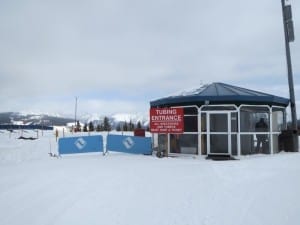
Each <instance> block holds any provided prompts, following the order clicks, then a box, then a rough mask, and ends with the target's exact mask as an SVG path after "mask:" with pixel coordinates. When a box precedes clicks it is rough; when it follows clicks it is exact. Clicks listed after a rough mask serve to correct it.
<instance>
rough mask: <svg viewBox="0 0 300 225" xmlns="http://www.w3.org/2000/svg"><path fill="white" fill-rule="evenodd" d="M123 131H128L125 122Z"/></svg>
mask: <svg viewBox="0 0 300 225" xmlns="http://www.w3.org/2000/svg"><path fill="white" fill-rule="evenodd" d="M123 131H128V124H127V122H126V121H125V122H124V124H123Z"/></svg>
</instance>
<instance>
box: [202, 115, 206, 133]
mask: <svg viewBox="0 0 300 225" xmlns="http://www.w3.org/2000/svg"><path fill="white" fill-rule="evenodd" d="M206 122H207V119H206V113H201V131H202V132H206V131H207V124H206Z"/></svg>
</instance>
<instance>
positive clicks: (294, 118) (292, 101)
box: [281, 0, 298, 151]
mask: <svg viewBox="0 0 300 225" xmlns="http://www.w3.org/2000/svg"><path fill="white" fill-rule="evenodd" d="M281 6H282V18H283V29H284V37H285V50H286V62H287V70H288V83H289V92H290V105H291V115H292V129H293V131H294V133H295V134H294V139H295V140H294V141H293V142H294V147H293V149H294V151H298V137H297V135H296V132H297V129H298V127H297V113H296V101H295V92H294V81H293V70H292V62H291V53H290V43H289V42H290V37H289V33H288V27H287V22H288V21H287V19H286V17H287V15H286V11H285V7H286V5H285V0H281ZM289 19H290V20H291V18H289Z"/></svg>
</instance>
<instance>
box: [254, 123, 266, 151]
mask: <svg viewBox="0 0 300 225" xmlns="http://www.w3.org/2000/svg"><path fill="white" fill-rule="evenodd" d="M255 131H256V132H268V125H267V123H266V122H265V120H264V118H260V120H259V121H258V122H257V123H256V124H255ZM256 138H257V144H256V153H266V151H267V150H268V135H267V134H256Z"/></svg>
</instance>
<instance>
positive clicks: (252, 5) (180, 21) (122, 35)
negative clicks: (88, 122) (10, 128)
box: [0, 0, 300, 111]
mask: <svg viewBox="0 0 300 225" xmlns="http://www.w3.org/2000/svg"><path fill="white" fill-rule="evenodd" d="M291 3H292V7H293V16H294V21H295V36H296V41H295V43H292V44H291V52H292V57H293V69H294V74H295V77H297V76H300V64H299V62H298V61H297V60H296V59H297V58H299V57H300V55H299V54H300V45H299V44H298V40H297V37H300V31H299V29H298V27H299V25H298V24H297V21H300V16H299V15H300V4H299V2H296V1H292V2H291ZM0 49H1V51H0V79H1V80H0V81H1V83H0V101H1V102H2V107H1V108H2V111H7V110H9V109H15V110H22V109H24V108H26V109H29V108H30V107H32V106H33V105H32V99H34V97H36V96H39V98H40V100H38V101H36V105H35V106H34V108H36V109H39V106H40V109H42V108H44V109H45V110H46V109H47V105H50V103H49V104H46V103H44V101H43V99H44V100H47V101H48V102H53V105H52V106H51V107H49V110H50V111H51V110H52V109H53V110H54V108H58V107H54V105H55V104H56V103H57V105H59V104H60V102H59V101H58V100H57V99H58V98H59V97H64V98H67V99H73V98H74V96H78V95H79V96H89V97H90V99H86V103H88V102H90V104H89V105H90V109H91V110H97V109H98V108H97V107H96V106H95V105H97V104H95V102H94V101H96V100H98V101H99V108H101V106H100V105H101V102H108V100H107V99H110V98H111V97H109V95H112V93H114V94H113V96H114V99H113V102H114V104H111V110H112V111H118V110H119V111H123V110H128V111H139V110H141V108H142V110H147V107H148V105H149V103H148V102H149V100H150V99H153V98H154V97H155V96H156V97H160V96H161V95H167V94H168V93H173V92H175V91H177V90H181V89H183V88H185V87H187V88H188V87H191V86H195V85H196V86H197V85H200V83H201V82H203V83H206V82H212V81H222V82H230V83H232V84H240V85H241V86H244V87H248V84H249V81H250V83H251V82H261V81H263V80H266V79H270V77H272V79H273V82H272V83H268V82H264V84H263V85H264V87H263V89H265V90H270V89H272V87H273V86H274V85H283V87H284V88H285V89H286V88H287V86H286V85H285V84H286V83H285V84H282V82H286V63H285V49H284V40H283V25H282V15H281V5H280V1H278V2H274V1H272V0H267V1H247V2H245V1H243V2H241V1H238V0H231V1H218V2H212V1H202V0H198V1H196V0H187V1H174V0H173V1H171V0H162V1H156V0H153V1H137V0H125V1H121V0H111V1H99V0H98V1H96V0H94V1H93V0H86V1H68V0H60V1H35V0H27V1H8V0H4V1H1V3H0ZM295 81H296V82H295V83H296V84H297V85H299V82H300V81H299V79H297V78H295ZM149 90H151V91H149ZM91 93H93V96H91ZM156 94H157V95H156ZM136 95H138V96H139V97H140V98H139V101H141V102H143V103H140V102H137V100H136V99H135V96H136ZM125 97H128V99H126V100H125V99H124V98H125ZM142 97H143V98H144V99H142ZM296 98H300V96H296ZM118 100H119V102H120V104H119V107H118V104H117V102H118ZM71 102H72V101H71ZM92 102H93V103H92ZM124 102H126V104H128V105H129V106H128V107H125V106H124V104H123V103H124ZM16 103H17V104H16ZM105 104H106V103H105ZM134 105H136V108H135V107H134ZM85 107H86V108H89V107H88V104H87V105H86V106H85ZM55 110H56V109H55ZM87 111H88V110H87ZM298 111H299V110H298Z"/></svg>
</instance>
